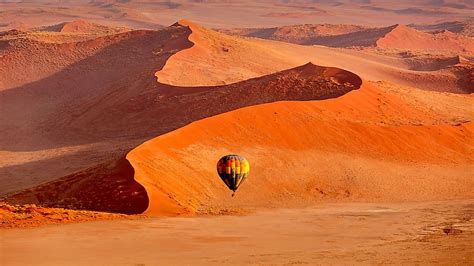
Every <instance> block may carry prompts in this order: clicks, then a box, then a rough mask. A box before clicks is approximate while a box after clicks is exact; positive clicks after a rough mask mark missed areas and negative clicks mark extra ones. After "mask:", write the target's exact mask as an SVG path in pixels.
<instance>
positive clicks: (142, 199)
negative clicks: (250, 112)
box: [8, 63, 362, 214]
mask: <svg viewBox="0 0 474 266" xmlns="http://www.w3.org/2000/svg"><path fill="white" fill-rule="evenodd" d="M361 84H362V80H361V79H360V78H359V77H358V76H357V75H354V74H353V73H350V72H348V71H344V70H341V69H336V68H327V67H321V66H316V65H313V64H311V63H308V64H305V65H303V66H300V67H297V68H294V69H289V70H286V71H282V72H278V73H275V74H271V75H268V76H264V77H260V78H255V79H251V80H247V81H243V82H240V83H236V84H230V85H224V86H216V87H196V88H189V87H186V88H180V87H173V86H166V85H161V86H160V84H158V85H159V86H160V90H159V93H160V94H159V95H155V96H154V97H152V95H147V96H146V97H143V98H142V99H141V104H146V100H148V99H153V98H156V97H158V98H159V100H158V101H157V103H156V106H157V107H158V108H156V107H155V108H154V109H155V112H154V114H153V116H152V117H153V119H154V122H153V125H157V128H155V130H160V132H163V133H164V132H166V131H168V130H169V128H179V127H181V126H184V125H186V124H188V123H190V122H192V121H195V120H198V119H202V118H205V117H208V116H212V115H216V114H219V113H223V112H227V111H230V110H234V109H237V108H241V107H244V106H252V105H257V104H261V103H268V102H274V101H284V100H300V101H303V100H317V99H328V98H334V97H339V96H341V95H343V94H345V93H347V92H349V91H351V90H355V89H358V88H359V87H360V85H361ZM200 99H206V102H207V103H205V102H203V101H201V100H200ZM147 111H148V112H149V111H150V110H147ZM148 112H143V113H142V114H141V115H142V116H147V115H148V114H149V113H148ZM153 125H149V126H153ZM141 130H144V131H145V130H146V129H144V128H143V129H141ZM142 134H143V133H142ZM116 160H117V159H116ZM116 160H114V161H111V162H108V163H104V164H100V165H97V166H95V167H92V168H90V169H86V170H84V171H80V172H77V173H74V174H72V175H69V176H66V177H63V178H61V179H59V180H55V181H52V182H49V183H46V184H44V185H41V186H38V187H35V188H33V189H28V190H25V191H22V192H20V193H16V194H14V195H12V196H10V197H8V201H9V202H14V203H20V204H25V203H35V204H41V205H42V206H48V207H62V208H73V209H86V210H94V211H109V212H119V213H127V214H138V213H142V212H144V211H145V209H146V207H147V206H148V205H147V204H148V197H147V193H145V192H144V190H143V185H142V184H140V183H136V182H135V180H134V178H133V176H134V175H133V172H134V171H133V168H132V167H131V166H130V165H129V164H128V163H127V162H126V161H125V159H124V158H120V159H119V161H118V162H117V161H116ZM90 188H93V189H90ZM85 191H87V192H85Z"/></svg>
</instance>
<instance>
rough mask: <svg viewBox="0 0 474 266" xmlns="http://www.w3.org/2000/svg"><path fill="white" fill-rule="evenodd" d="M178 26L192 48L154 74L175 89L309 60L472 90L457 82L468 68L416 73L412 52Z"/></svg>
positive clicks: (376, 76) (430, 86)
mask: <svg viewBox="0 0 474 266" xmlns="http://www.w3.org/2000/svg"><path fill="white" fill-rule="evenodd" d="M180 23H181V24H183V25H187V26H189V27H190V29H191V31H192V34H191V35H190V37H189V40H190V41H191V42H193V44H194V45H193V47H192V48H190V49H186V50H183V51H180V52H178V53H177V54H176V55H174V56H173V57H172V58H170V60H168V61H167V62H166V65H165V66H164V67H163V69H161V70H160V71H158V72H157V73H156V76H157V78H158V81H159V82H162V83H167V84H172V85H177V86H199V85H219V84H228V83H232V82H237V81H241V80H245V79H248V78H253V77H257V76H261V75H265V74H269V73H272V72H275V71H280V70H282V69H287V68H291V67H295V66H298V65H301V64H304V63H306V62H308V61H311V62H313V63H314V64H317V65H325V66H334V67H338V68H342V69H346V70H349V71H351V72H353V73H355V74H357V75H359V76H361V77H362V78H363V79H367V80H387V81H391V82H393V83H398V84H402V85H405V86H412V87H418V88H422V89H426V90H437V91H449V92H458V93H465V92H470V91H472V88H473V87H472V86H470V84H466V83H464V82H460V80H462V79H464V78H465V77H466V76H467V75H468V73H470V72H471V71H472V70H473V69H474V65H473V64H472V63H468V64H466V65H463V66H459V67H457V66H456V67H448V66H445V67H444V68H443V67H441V68H436V69H435V70H432V71H418V70H416V69H415V68H412V65H413V61H414V60H416V57H417V54H414V53H412V54H413V56H410V57H407V56H406V55H404V54H403V53H401V54H397V55H393V54H390V53H389V54H387V55H384V54H382V53H374V52H373V51H357V50H352V49H335V48H328V47H321V46H311V47H309V46H300V45H293V44H288V43H281V42H273V41H266V40H260V39H249V38H241V37H237V36H228V35H225V34H222V33H218V32H215V31H212V30H209V29H205V28H203V27H201V26H199V25H196V24H194V23H192V22H189V21H181V22H180ZM423 34H424V33H423ZM377 36H379V35H377ZM361 38H362V37H361ZM364 38H365V37H363V38H362V39H364ZM375 41H376V40H374V43H375ZM421 60H422V59H421Z"/></svg>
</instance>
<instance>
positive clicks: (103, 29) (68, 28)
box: [33, 20, 127, 35]
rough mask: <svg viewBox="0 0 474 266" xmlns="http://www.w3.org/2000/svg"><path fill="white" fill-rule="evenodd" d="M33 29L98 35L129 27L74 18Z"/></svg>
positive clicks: (120, 30) (117, 31) (121, 30)
mask: <svg viewBox="0 0 474 266" xmlns="http://www.w3.org/2000/svg"><path fill="white" fill-rule="evenodd" d="M33 30H36V31H52V32H62V33H88V34H96V35H105V34H113V33H119V32H123V31H126V30H127V28H124V27H109V26H104V25H100V24H97V23H92V22H89V21H85V20H74V21H71V22H63V23H59V24H56V25H51V26H44V27H40V28H36V29H33Z"/></svg>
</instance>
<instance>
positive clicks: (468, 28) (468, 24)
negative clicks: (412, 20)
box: [408, 19, 474, 37]
mask: <svg viewBox="0 0 474 266" xmlns="http://www.w3.org/2000/svg"><path fill="white" fill-rule="evenodd" d="M408 26H409V27H411V28H415V29H417V30H421V31H427V32H440V31H446V30H447V31H450V32H454V33H459V34H461V35H465V36H468V37H474V19H471V20H467V21H449V22H442V23H436V24H410V25H408Z"/></svg>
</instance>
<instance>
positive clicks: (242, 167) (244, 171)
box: [217, 154, 250, 192]
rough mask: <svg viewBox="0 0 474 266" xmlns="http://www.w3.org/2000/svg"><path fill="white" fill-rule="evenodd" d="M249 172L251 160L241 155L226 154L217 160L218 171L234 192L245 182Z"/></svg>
mask: <svg viewBox="0 0 474 266" xmlns="http://www.w3.org/2000/svg"><path fill="white" fill-rule="evenodd" d="M249 172H250V164H249V162H248V161H247V160H246V159H245V158H244V157H242V156H240V155H236V154H230V155H226V156H224V157H222V158H221V159H220V160H219V161H218V162H217V173H218V174H219V176H220V177H221V179H222V181H224V183H225V184H226V185H227V187H228V188H229V189H230V190H232V191H234V192H235V191H236V190H237V188H239V186H240V184H242V182H244V180H245V178H246V177H247V176H248V175H249Z"/></svg>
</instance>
